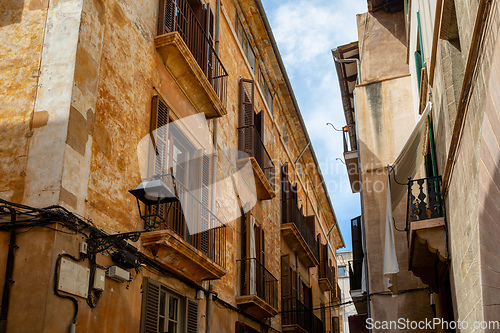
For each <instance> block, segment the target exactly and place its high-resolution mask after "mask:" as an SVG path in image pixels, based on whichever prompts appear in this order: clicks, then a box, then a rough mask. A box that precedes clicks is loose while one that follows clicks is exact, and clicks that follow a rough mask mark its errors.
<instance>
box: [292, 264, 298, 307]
mask: <svg viewBox="0 0 500 333" xmlns="http://www.w3.org/2000/svg"><path fill="white" fill-rule="evenodd" d="M290 291H291V292H290V296H291V297H292V298H297V299H298V298H299V275H298V274H297V272H296V271H294V270H293V269H291V268H290Z"/></svg>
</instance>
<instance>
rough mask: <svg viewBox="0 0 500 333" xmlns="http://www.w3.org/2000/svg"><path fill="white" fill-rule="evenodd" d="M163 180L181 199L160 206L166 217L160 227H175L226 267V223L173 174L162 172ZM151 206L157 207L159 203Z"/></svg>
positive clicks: (178, 232)
mask: <svg viewBox="0 0 500 333" xmlns="http://www.w3.org/2000/svg"><path fill="white" fill-rule="evenodd" d="M161 180H162V181H163V182H164V183H165V184H166V185H167V186H168V187H169V188H171V189H172V190H173V191H172V192H173V193H175V195H176V196H178V199H179V200H180V201H176V202H172V203H165V204H161V205H160V206H159V212H158V214H159V215H162V217H163V218H164V219H165V223H160V225H159V229H160V230H165V229H167V230H171V231H174V232H175V233H176V234H178V235H179V236H181V237H182V239H183V240H184V241H186V242H187V243H188V244H190V245H192V246H193V247H195V248H196V249H198V250H200V251H201V252H203V254H204V255H205V256H207V257H208V258H209V259H211V260H212V261H214V262H215V263H217V264H218V265H220V266H222V267H226V225H225V224H223V223H222V222H221V221H220V220H219V218H218V217H217V216H215V214H214V213H213V212H212V211H211V210H210V209H209V208H208V207H207V205H206V204H205V203H203V202H202V200H200V198H198V197H196V195H195V193H193V191H189V190H188V189H187V188H186V187H185V186H184V185H183V184H182V183H181V182H180V181H178V180H176V179H174V177H173V176H172V175H165V176H162V177H161ZM181 202H182V204H181ZM183 208H184V209H183ZM150 209H152V210H155V209H156V206H152V207H151V208H150ZM154 213H156V212H154ZM188 221H189V223H188Z"/></svg>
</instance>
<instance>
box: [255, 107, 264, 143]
mask: <svg viewBox="0 0 500 333" xmlns="http://www.w3.org/2000/svg"><path fill="white" fill-rule="evenodd" d="M264 114H265V112H264V111H263V110H262V111H260V112H259V113H257V114H256V115H255V129H256V130H257V133H259V136H260V139H261V140H262V142H264Z"/></svg>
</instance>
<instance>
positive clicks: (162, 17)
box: [158, 0, 176, 35]
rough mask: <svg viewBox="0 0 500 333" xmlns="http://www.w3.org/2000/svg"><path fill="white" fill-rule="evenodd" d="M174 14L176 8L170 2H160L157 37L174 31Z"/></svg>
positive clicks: (168, 0)
mask: <svg viewBox="0 0 500 333" xmlns="http://www.w3.org/2000/svg"><path fill="white" fill-rule="evenodd" d="M175 12H176V8H175V4H174V2H173V1H172V0H160V8H159V11H158V35H163V34H166V33H169V32H172V31H174V30H175V29H176V21H175V17H176V15H175Z"/></svg>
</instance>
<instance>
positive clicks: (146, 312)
mask: <svg viewBox="0 0 500 333" xmlns="http://www.w3.org/2000/svg"><path fill="white" fill-rule="evenodd" d="M160 288H161V285H160V283H159V282H157V281H154V280H151V279H150V278H144V280H143V283H142V314H141V333H157V332H158V325H159V324H158V313H159V307H160Z"/></svg>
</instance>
